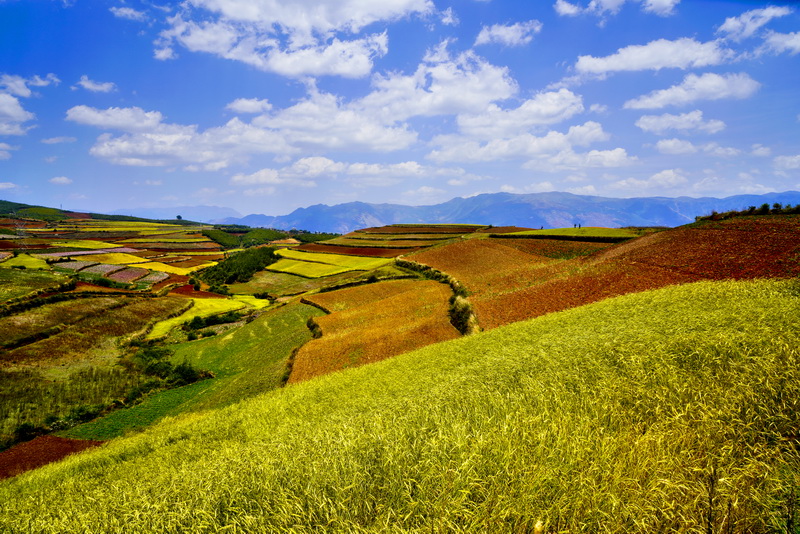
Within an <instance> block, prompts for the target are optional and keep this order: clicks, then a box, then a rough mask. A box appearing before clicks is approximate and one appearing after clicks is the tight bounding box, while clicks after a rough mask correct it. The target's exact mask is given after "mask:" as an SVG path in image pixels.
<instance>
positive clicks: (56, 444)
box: [0, 436, 104, 480]
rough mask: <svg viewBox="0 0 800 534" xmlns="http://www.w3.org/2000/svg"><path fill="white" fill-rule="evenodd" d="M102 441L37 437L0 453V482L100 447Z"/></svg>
mask: <svg viewBox="0 0 800 534" xmlns="http://www.w3.org/2000/svg"><path fill="white" fill-rule="evenodd" d="M103 443H104V442H103V441H90V440H82V439H68V438H59V437H56V436H39V437H37V438H35V439H33V440H31V441H26V442H24V443H20V444H18V445H15V446H14V447H11V448H10V449H8V450H5V451H3V452H0V480H3V479H5V478H11V477H13V476H16V475H19V474H20V473H24V472H25V471H30V470H31V469H36V468H37V467H41V466H43V465H47V464H49V463H51V462H57V461H58V460H61V459H62V458H65V457H67V456H69V455H70V454H73V453H76V452H80V451H83V450H86V449H91V448H93V447H97V446H99V445H102V444H103Z"/></svg>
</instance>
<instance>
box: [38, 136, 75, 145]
mask: <svg viewBox="0 0 800 534" xmlns="http://www.w3.org/2000/svg"><path fill="white" fill-rule="evenodd" d="M77 140H78V139H77V138H75V137H48V138H47V139H42V143H44V144H46V145H57V144H59V143H74V142H75V141H77Z"/></svg>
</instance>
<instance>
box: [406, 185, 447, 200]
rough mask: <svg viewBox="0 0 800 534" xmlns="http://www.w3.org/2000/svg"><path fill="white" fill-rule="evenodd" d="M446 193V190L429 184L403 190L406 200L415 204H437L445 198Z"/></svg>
mask: <svg viewBox="0 0 800 534" xmlns="http://www.w3.org/2000/svg"><path fill="white" fill-rule="evenodd" d="M444 195H445V191H444V190H442V189H437V188H435V187H431V186H429V185H423V186H422V187H420V188H418V189H413V190H410V191H404V192H403V197H404V198H405V199H406V201H407V202H413V203H415V204H436V203H438V202H441V201H443V200H445V197H444Z"/></svg>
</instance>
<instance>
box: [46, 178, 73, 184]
mask: <svg viewBox="0 0 800 534" xmlns="http://www.w3.org/2000/svg"><path fill="white" fill-rule="evenodd" d="M48 182H50V183H51V184H55V185H69V184H71V183H72V180H70V179H69V178H67V177H66V176H56V177H54V178H50V179H49V180H48Z"/></svg>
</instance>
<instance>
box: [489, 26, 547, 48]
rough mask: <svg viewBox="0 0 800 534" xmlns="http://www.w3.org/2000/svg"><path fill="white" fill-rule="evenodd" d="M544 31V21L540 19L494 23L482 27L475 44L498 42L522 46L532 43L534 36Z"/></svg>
mask: <svg viewBox="0 0 800 534" xmlns="http://www.w3.org/2000/svg"><path fill="white" fill-rule="evenodd" d="M540 31H542V23H541V22H539V21H538V20H529V21H527V22H517V23H516V24H510V25H503V24H494V25H493V26H484V27H483V28H481V31H480V33H479V34H478V37H477V39H475V46H478V45H484V44H490V43H496V44H501V45H505V46H522V45H526V44H528V43H530V42H531V41H532V40H533V36H534V35H535V34H537V33H539V32H540Z"/></svg>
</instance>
